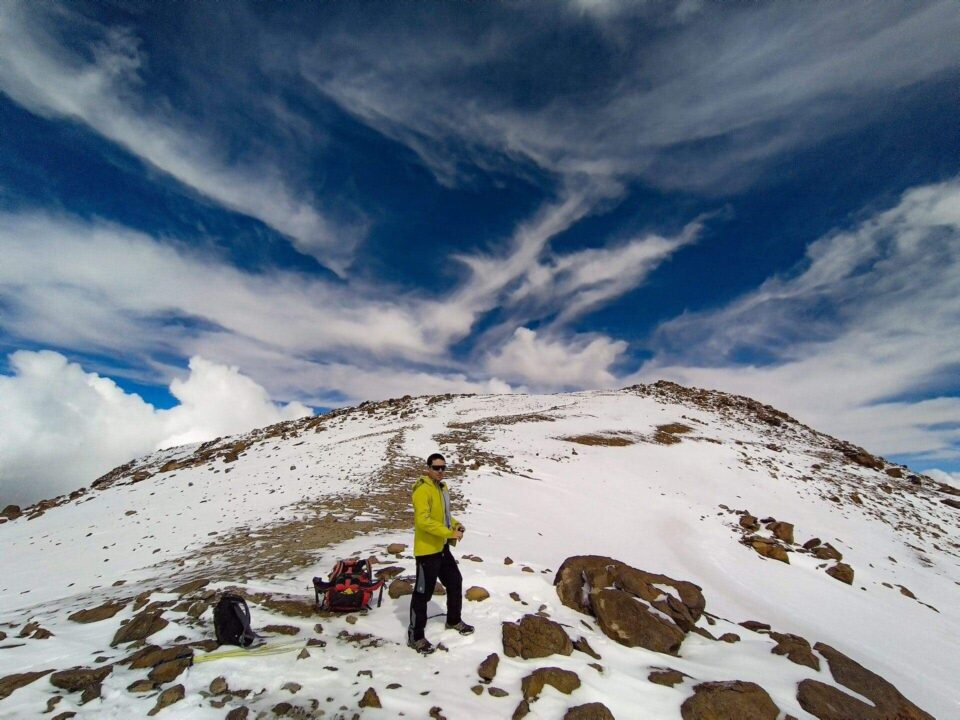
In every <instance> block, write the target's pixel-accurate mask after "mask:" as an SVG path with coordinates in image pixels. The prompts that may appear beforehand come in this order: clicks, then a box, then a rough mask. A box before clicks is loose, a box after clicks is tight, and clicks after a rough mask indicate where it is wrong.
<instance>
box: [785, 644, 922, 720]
mask: <svg viewBox="0 0 960 720" xmlns="http://www.w3.org/2000/svg"><path fill="white" fill-rule="evenodd" d="M814 648H815V649H816V651H817V652H818V653H820V654H821V655H823V656H824V657H825V658H826V659H827V664H828V665H829V666H830V672H831V674H832V675H833V679H834V680H836V681H837V682H838V683H840V684H841V685H843V686H844V687H846V688H849V689H850V690H853V691H854V692H856V693H859V694H860V695H863V696H864V697H866V698H868V699H869V700H870V701H871V702H872V703H873V706H870V705H867V704H866V703H864V702H863V701H862V700H858V699H857V698H855V697H853V696H851V695H848V694H847V693H845V692H843V691H842V690H839V689H837V688H835V687H833V686H832V685H827V684H826V683H822V682H819V681H818V680H803V681H801V682H800V684H799V685H798V687H797V700H798V701H799V703H800V707H802V708H803V709H804V710H806V711H807V712H808V713H810V714H811V715H813V716H814V717H816V718H819V720H846V719H847V718H857V720H933V716H932V715H929V714H928V713H926V712H924V711H923V710H921V709H920V708H918V707H917V706H916V705H914V704H913V703H912V702H910V701H909V700H907V698H905V697H904V696H903V695H901V694H900V691H899V690H897V689H896V688H895V687H894V686H893V685H892V684H890V683H889V682H887V681H886V680H884V679H883V678H882V677H880V676H879V675H877V674H876V673H873V672H871V671H869V670H867V669H866V668H865V667H863V666H862V665H860V664H859V663H857V662H855V661H853V660H851V659H850V658H849V657H847V656H846V655H844V654H843V653H841V652H840V651H839V650H836V649H834V648H832V647H830V646H829V645H825V644H824V643H817V644H816V645H814Z"/></svg>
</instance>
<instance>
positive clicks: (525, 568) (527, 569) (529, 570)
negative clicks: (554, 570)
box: [520, 565, 534, 573]
mask: <svg viewBox="0 0 960 720" xmlns="http://www.w3.org/2000/svg"><path fill="white" fill-rule="evenodd" d="M520 572H528V573H532V572H534V570H533V568H531V567H527V566H526V565H524V566H523V567H522V568H520Z"/></svg>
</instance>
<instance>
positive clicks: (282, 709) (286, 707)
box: [270, 702, 293, 717]
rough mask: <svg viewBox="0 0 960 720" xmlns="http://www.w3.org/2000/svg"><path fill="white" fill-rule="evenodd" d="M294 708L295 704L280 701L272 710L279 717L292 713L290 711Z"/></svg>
mask: <svg viewBox="0 0 960 720" xmlns="http://www.w3.org/2000/svg"><path fill="white" fill-rule="evenodd" d="M291 710H293V705H291V704H290V703H288V702H278V703H277V704H276V705H274V706H273V707H272V708H270V711H271V712H272V713H273V714H274V715H276V716H277V717H285V716H287V715H289V714H290V711H291Z"/></svg>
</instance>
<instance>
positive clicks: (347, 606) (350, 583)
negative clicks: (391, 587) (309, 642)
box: [313, 558, 385, 612]
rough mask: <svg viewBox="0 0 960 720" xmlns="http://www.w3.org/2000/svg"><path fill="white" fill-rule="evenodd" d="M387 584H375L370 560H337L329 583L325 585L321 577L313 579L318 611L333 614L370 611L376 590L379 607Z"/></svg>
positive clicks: (377, 581)
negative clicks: (329, 611) (371, 575)
mask: <svg viewBox="0 0 960 720" xmlns="http://www.w3.org/2000/svg"><path fill="white" fill-rule="evenodd" d="M384 582H385V581H384V580H382V579H381V580H373V579H372V578H371V577H370V563H369V561H367V560H361V559H358V558H350V559H349V560H338V561H337V564H336V565H334V566H333V570H332V571H331V572H330V579H329V580H328V581H326V582H324V581H323V580H322V579H321V578H318V577H315V578H314V579H313V590H314V593H315V594H316V602H317V607H319V609H321V610H332V611H333V612H355V611H357V610H367V609H369V607H370V598H371V597H372V596H373V593H374V592H375V591H376V590H379V591H380V595H379V597H378V598H377V607H380V603H382V602H383V585H384ZM321 595H323V599H322V600H321V599H320V596H321Z"/></svg>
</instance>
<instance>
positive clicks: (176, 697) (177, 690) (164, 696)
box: [147, 685, 186, 715]
mask: <svg viewBox="0 0 960 720" xmlns="http://www.w3.org/2000/svg"><path fill="white" fill-rule="evenodd" d="M185 695H186V693H185V692H184V688H183V685H174V686H173V687H172V688H167V689H166V690H164V691H163V692H162V693H160V695H158V696H157V704H156V705H154V707H153V710H151V711H150V712H148V713H147V715H156V714H157V713H158V712H160V711H161V710H163V709H164V708H165V707H169V706H170V705H173V704H174V703H175V702H180V701H181V700H183V698H184V697H185Z"/></svg>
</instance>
